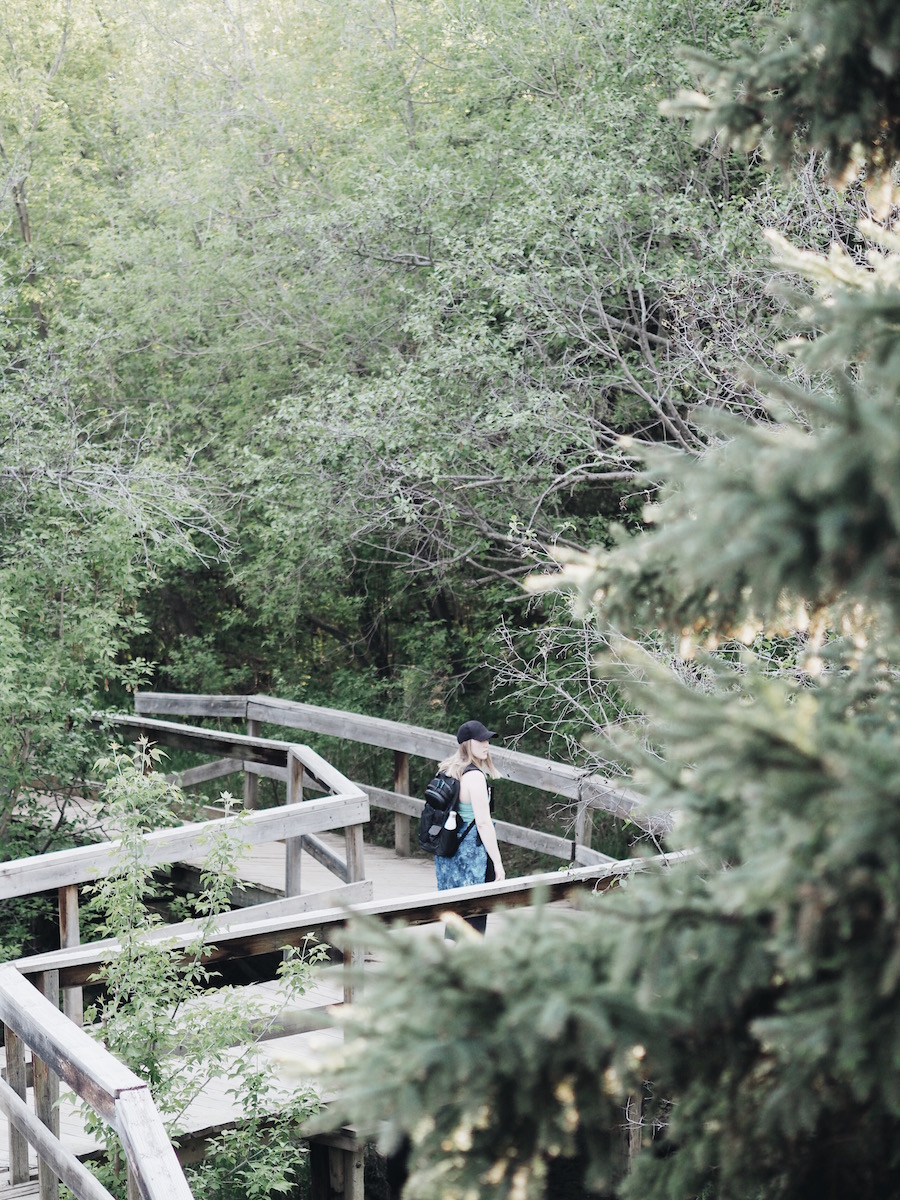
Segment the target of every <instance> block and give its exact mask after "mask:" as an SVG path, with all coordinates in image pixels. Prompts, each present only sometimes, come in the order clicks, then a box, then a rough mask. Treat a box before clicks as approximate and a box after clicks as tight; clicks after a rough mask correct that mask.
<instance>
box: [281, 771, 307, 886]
mask: <svg viewBox="0 0 900 1200" xmlns="http://www.w3.org/2000/svg"><path fill="white" fill-rule="evenodd" d="M287 802H288V804H302V803H303V763H302V762H301V761H300V759H299V758H298V756H297V755H296V754H295V753H294V752H293V751H292V750H289V751H288V757H287ZM302 848H303V843H302V841H301V839H300V838H299V837H292V838H287V839H286V841H285V843H284V894H285V896H299V895H300V871H301V859H302V855H301V850H302Z"/></svg>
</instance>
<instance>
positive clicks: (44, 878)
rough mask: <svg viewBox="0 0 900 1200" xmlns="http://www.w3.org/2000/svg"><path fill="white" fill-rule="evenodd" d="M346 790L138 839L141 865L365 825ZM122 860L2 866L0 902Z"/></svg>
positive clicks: (363, 811) (73, 855)
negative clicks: (230, 842) (232, 840)
mask: <svg viewBox="0 0 900 1200" xmlns="http://www.w3.org/2000/svg"><path fill="white" fill-rule="evenodd" d="M348 788H349V791H348V792H347V793H345V794H344V795H338V796H326V797H323V798H321V799H318V800H308V801H306V802H305V803H303V804H299V805H295V806H291V807H287V806H282V807H281V808H276V809H265V810H263V811H261V812H254V813H248V814H243V815H238V816H234V817H224V818H220V819H219V820H215V821H204V822H198V823H194V824H190V825H182V826H180V827H178V828H175V829H160V830H156V831H155V832H154V833H148V834H145V835H144V837H143V839H142V840H143V845H144V861H145V862H146V863H147V865H148V866H153V865H155V864H157V863H164V862H175V861H177V860H178V859H181V858H189V857H191V855H193V854H196V853H203V852H204V851H205V850H206V849H207V848H208V846H209V844H210V840H211V839H213V838H216V837H218V836H223V835H229V834H232V835H234V836H235V837H237V838H238V840H239V841H241V842H244V843H248V844H251V845H253V844H257V843H260V842H269V841H280V840H281V839H283V838H285V837H294V836H299V835H301V834H304V833H324V832H325V831H327V830H329V829H341V828H343V827H344V826H345V825H355V824H358V823H359V822H361V821H367V820H368V818H369V804H368V800H367V799H366V798H365V796H364V793H363V792H362V791H360V789H359V788H357V787H356V786H355V785H354V784H348ZM120 856H121V843H120V842H118V841H114V842H104V843H103V844H102V845H99V846H79V847H77V848H76V849H74V850H56V851H54V852H52V853H50V854H40V855H36V856H35V857H33V858H23V859H19V860H17V861H15V862H5V863H0V898H6V897H8V896H28V895H31V894H33V893H34V892H40V891H46V890H48V889H50V888H55V887H60V886H65V885H67V884H73V883H84V882H87V881H89V880H92V879H94V878H96V876H98V875H103V874H106V873H107V872H108V871H110V870H112V869H114V867H115V866H116V864H117V862H118V860H119V857H120Z"/></svg>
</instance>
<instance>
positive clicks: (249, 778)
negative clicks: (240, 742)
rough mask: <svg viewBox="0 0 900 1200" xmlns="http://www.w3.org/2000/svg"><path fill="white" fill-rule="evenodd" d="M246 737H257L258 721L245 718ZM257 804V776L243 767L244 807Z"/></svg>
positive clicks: (251, 806) (254, 806) (252, 806)
mask: <svg viewBox="0 0 900 1200" xmlns="http://www.w3.org/2000/svg"><path fill="white" fill-rule="evenodd" d="M247 737H259V721H254V720H253V719H252V718H250V717H248V718H247ZM258 806H259V776H258V775H255V774H253V773H252V772H251V771H248V770H247V768H246V767H245V768H244V808H257V807H258Z"/></svg>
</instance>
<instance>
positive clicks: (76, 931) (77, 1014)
mask: <svg viewBox="0 0 900 1200" xmlns="http://www.w3.org/2000/svg"><path fill="white" fill-rule="evenodd" d="M59 944H60V947H61V948H62V949H66V948H68V947H71V946H80V945H81V925H80V921H79V917H78V885H77V884H74V883H73V884H70V885H67V886H66V887H61V888H60V889H59ZM63 1012H64V1013H65V1014H66V1016H67V1017H68V1018H69V1020H70V1021H74V1022H75V1024H76V1025H82V1024H83V1023H84V1002H83V993H82V990H81V988H80V987H73V988H63Z"/></svg>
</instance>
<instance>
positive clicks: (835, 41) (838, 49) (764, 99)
mask: <svg viewBox="0 0 900 1200" xmlns="http://www.w3.org/2000/svg"><path fill="white" fill-rule="evenodd" d="M690 57H691V59H692V61H693V63H694V65H695V66H697V67H698V68H699V69H701V70H704V71H705V73H706V74H707V76H708V77H709V78H710V81H711V85H712V96H710V97H705V96H700V95H696V94H694V95H689V94H688V95H684V96H682V97H681V98H680V100H679V101H677V102H675V103H674V104H672V105H670V106H669V109H670V111H673V112H684V113H688V114H692V115H697V116H698V120H697V135H698V137H701V138H707V137H709V136H711V135H712V134H714V133H716V132H719V131H721V132H723V133H724V135H725V136H726V137H727V138H728V139H729V140H730V141H732V142H734V143H735V144H737V145H739V146H741V147H742V148H743V149H747V150H749V149H751V148H753V147H755V146H757V145H760V144H761V145H762V147H763V148H764V150H765V151H766V152H767V153H768V154H770V155H771V157H772V158H773V159H775V161H777V162H779V163H780V164H781V165H782V166H790V165H791V162H792V159H793V155H794V150H795V147H796V144H797V139H798V137H799V139H800V140H801V141H802V142H803V143H804V144H806V145H812V146H815V147H816V148H817V149H818V150H820V151H823V152H825V153H827V154H828V158H829V165H830V169H831V172H832V175H833V176H834V177H836V178H840V179H843V180H844V181H845V182H848V181H849V180H850V179H852V178H854V177H855V175H856V174H857V172H858V171H859V170H860V169H863V170H865V172H866V174H867V176H869V177H870V178H880V179H882V180H883V181H884V182H885V183H886V184H887V185H888V187H890V176H891V171H892V169H893V166H894V164H895V163H896V162H897V161H898V159H900V15H898V13H897V7H896V5H894V4H892V3H891V0H864V2H862V3H856V2H855V0H823V2H822V3H818V4H816V5H811V4H798V5H795V6H785V8H784V11H783V12H781V13H779V15H778V19H777V20H775V21H770V23H769V36H768V38H767V40H766V42H765V44H764V45H763V46H762V47H761V48H760V49H754V48H752V47H750V46H744V47H741V48H740V53H739V54H738V55H737V56H736V57H735V58H734V59H732V60H730V61H728V62H724V63H718V62H716V61H715V60H713V59H711V58H710V57H709V56H708V55H707V56H701V55H698V54H696V53H695V54H693V55H691V56H690Z"/></svg>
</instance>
